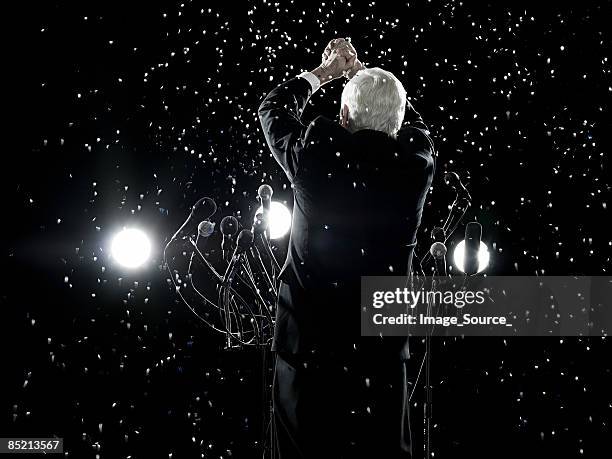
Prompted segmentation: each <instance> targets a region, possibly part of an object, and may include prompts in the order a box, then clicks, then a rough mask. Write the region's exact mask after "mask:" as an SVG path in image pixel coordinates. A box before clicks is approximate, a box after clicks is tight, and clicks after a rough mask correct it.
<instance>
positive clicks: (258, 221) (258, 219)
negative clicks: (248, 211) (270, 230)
mask: <svg viewBox="0 0 612 459" xmlns="http://www.w3.org/2000/svg"><path fill="white" fill-rule="evenodd" d="M267 226H268V225H267V224H266V221H265V219H264V217H263V214H261V213H260V214H256V215H255V219H254V220H253V227H252V229H251V231H253V234H254V235H255V236H258V235H260V234H263V233H264V231H266V229H267Z"/></svg>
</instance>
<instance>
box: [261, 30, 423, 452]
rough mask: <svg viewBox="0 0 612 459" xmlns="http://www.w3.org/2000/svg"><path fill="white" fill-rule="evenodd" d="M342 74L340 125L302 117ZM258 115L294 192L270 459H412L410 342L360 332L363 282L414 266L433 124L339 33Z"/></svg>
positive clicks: (277, 338) (278, 326)
mask: <svg viewBox="0 0 612 459" xmlns="http://www.w3.org/2000/svg"><path fill="white" fill-rule="evenodd" d="M342 76H346V77H347V78H349V81H348V83H347V84H346V86H345V88H344V91H343V93H342V101H341V109H340V122H339V123H338V122H334V121H332V120H330V119H328V118H325V117H323V116H318V117H316V118H315V119H314V121H312V122H310V123H308V124H305V123H304V122H303V116H302V115H303V112H304V109H305V107H306V104H307V103H308V100H309V98H310V97H311V95H312V94H313V93H314V92H315V91H317V90H318V88H319V87H320V86H322V85H324V84H329V83H330V82H331V81H334V80H336V79H338V78H340V77H342ZM259 117H260V120H261V125H262V128H263V132H264V134H265V137H266V141H267V143H268V146H269V147H270V150H271V152H272V154H273V155H274V157H275V158H276V160H277V161H278V163H279V164H280V166H281V167H282V168H283V170H284V172H285V174H286V176H287V178H288V179H289V181H290V182H291V185H292V188H293V192H294V207H293V223H292V229H291V236H290V240H289V248H288V255H287V260H286V262H285V265H284V267H283V269H282V272H281V275H280V279H281V281H282V282H281V286H280V289H279V297H278V303H277V313H276V329H275V337H274V345H273V350H275V351H276V353H277V354H276V366H275V377H274V389H273V392H274V393H273V401H274V422H275V432H276V444H277V451H278V455H279V457H280V458H281V459H286V458H315V457H316V458H340V457H357V456H359V457H368V456H369V457H384V458H386V459H390V458H396V457H397V458H400V457H401V458H406V457H410V454H411V453H410V451H411V445H410V433H409V424H408V406H407V405H408V404H407V386H406V367H405V365H406V360H407V359H408V349H407V338H381V339H378V338H371V337H369V338H366V337H360V336H359V332H360V325H359V323H360V322H359V319H360V277H361V276H366V275H406V274H407V273H408V272H409V270H410V266H411V260H412V255H413V249H414V246H415V244H416V233H417V229H418V227H419V224H420V221H421V215H422V211H423V205H424V202H425V197H426V194H427V191H428V189H429V187H430V184H431V180H432V177H433V169H434V161H433V154H434V151H433V144H432V141H431V139H430V138H429V131H428V129H427V126H426V125H425V124H424V123H423V120H422V119H421V117H420V115H419V114H418V113H417V112H416V111H415V110H414V108H413V107H412V105H411V104H410V103H409V102H407V101H406V92H405V90H404V88H403V86H402V84H401V83H400V82H399V80H397V78H395V76H393V74H391V73H390V72H387V71H384V70H382V69H379V68H365V67H364V66H363V65H362V64H361V63H360V61H359V59H358V58H357V53H356V51H355V49H354V48H353V46H352V45H351V44H350V43H349V42H348V41H346V40H344V39H335V40H332V41H331V42H330V43H329V45H328V46H327V48H326V49H325V51H324V53H323V59H322V63H321V65H320V66H319V67H317V68H316V69H314V70H313V71H312V72H305V73H303V74H301V75H299V76H298V77H296V78H293V79H291V80H289V81H287V82H285V83H282V84H281V85H279V86H278V87H276V88H275V89H274V90H272V91H271V92H270V93H269V94H268V95H267V96H266V97H265V99H264V101H263V102H262V103H261V106H260V107H259Z"/></svg>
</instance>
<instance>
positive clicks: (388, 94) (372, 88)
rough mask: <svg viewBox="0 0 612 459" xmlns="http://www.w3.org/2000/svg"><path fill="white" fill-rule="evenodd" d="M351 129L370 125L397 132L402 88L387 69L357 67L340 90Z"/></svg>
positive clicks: (403, 106)
mask: <svg viewBox="0 0 612 459" xmlns="http://www.w3.org/2000/svg"><path fill="white" fill-rule="evenodd" d="M342 105H343V106H344V105H346V106H347V107H348V109H349V115H348V116H349V124H348V129H349V130H350V131H351V132H355V131H359V130H361V129H373V130H375V131H382V132H386V133H387V134H389V135H390V136H392V137H395V136H396V135H397V131H399V129H400V127H401V125H402V121H403V120H404V112H405V109H406V90H405V89H404V87H403V86H402V83H400V81H399V80H398V79H397V78H395V75H393V74H392V73H391V72H387V71H386V70H383V69H381V68H378V67H372V68H367V69H363V70H360V71H359V72H357V74H356V75H355V76H354V77H353V78H351V79H350V80H349V82H348V83H347V84H346V86H345V87H344V90H343V91H342Z"/></svg>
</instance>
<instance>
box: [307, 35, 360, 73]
mask: <svg viewBox="0 0 612 459" xmlns="http://www.w3.org/2000/svg"><path fill="white" fill-rule="evenodd" d="M361 68H363V64H361V62H359V60H358V59H357V51H355V48H354V47H353V45H351V43H350V42H348V41H347V40H345V39H344V38H335V39H333V40H331V41H330V42H329V43H328V45H327V47H326V48H325V50H324V51H323V55H322V62H321V65H320V66H319V67H317V68H316V69H314V70H313V71H312V73H313V74H314V75H315V76H316V77H317V78H319V81H320V82H321V84H322V85H323V84H325V83H328V82H330V81H332V80H335V79H336V78H340V77H341V76H343V75H345V76H347V77H349V78H350V77H352V76H353V75H354V74H355V73H357V71H358V70H360V69H361Z"/></svg>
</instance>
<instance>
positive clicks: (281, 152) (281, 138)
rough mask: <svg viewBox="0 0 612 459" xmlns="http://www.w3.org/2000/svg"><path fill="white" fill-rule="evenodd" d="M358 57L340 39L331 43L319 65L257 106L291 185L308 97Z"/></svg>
mask: <svg viewBox="0 0 612 459" xmlns="http://www.w3.org/2000/svg"><path fill="white" fill-rule="evenodd" d="M356 58H357V55H356V53H354V48H353V47H352V46H351V45H350V43H348V42H347V41H345V40H344V39H342V38H339V39H335V40H332V41H330V43H329V45H328V48H326V49H325V51H324V53H323V56H322V62H321V65H319V66H318V67H317V68H316V69H314V70H312V71H311V72H304V73H302V74H301V75H300V76H299V77H298V78H293V79H291V80H289V81H287V82H285V83H282V84H280V85H279V86H277V87H276V88H274V89H273V90H272V91H270V93H269V94H268V95H267V96H266V97H265V98H264V100H263V102H262V103H261V105H260V106H259V110H258V113H259V120H260V122H261V127H262V129H263V132H264V136H265V137H266V142H267V143H268V147H269V148H270V151H271V152H272V154H273V155H274V158H275V159H276V161H277V162H278V163H279V164H280V166H281V167H282V168H283V170H284V171H285V174H287V177H288V178H289V180H290V181H293V178H294V177H295V174H296V172H297V169H298V165H299V160H300V153H301V151H302V149H303V148H304V144H303V135H304V133H305V130H306V126H304V124H303V123H302V113H303V112H304V108H305V107H306V104H307V103H308V100H309V99H310V96H311V95H312V94H313V93H314V92H315V91H316V90H317V89H319V87H320V86H321V85H323V84H326V83H329V82H330V81H332V80H335V79H336V78H339V77H341V76H342V75H344V74H345V73H346V72H347V71H349V69H352V68H353V66H354V63H355V61H356Z"/></svg>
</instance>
